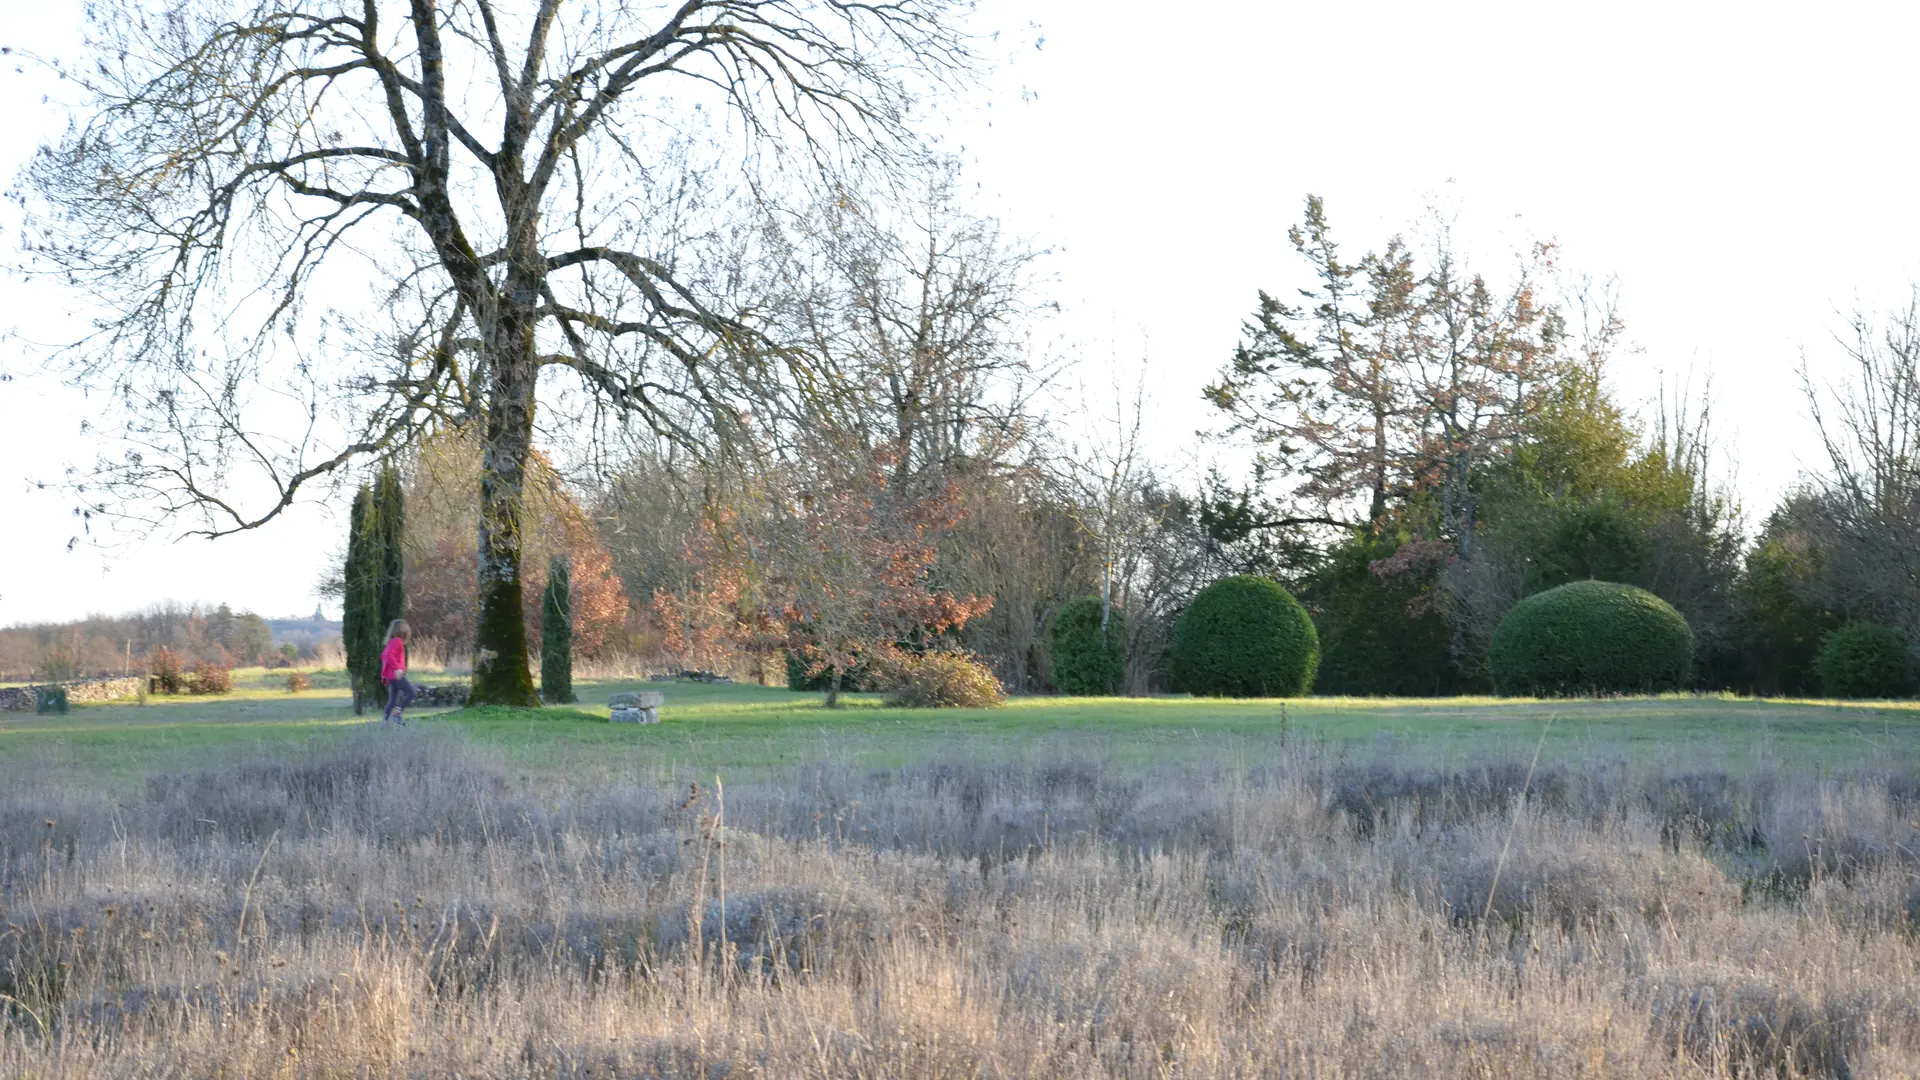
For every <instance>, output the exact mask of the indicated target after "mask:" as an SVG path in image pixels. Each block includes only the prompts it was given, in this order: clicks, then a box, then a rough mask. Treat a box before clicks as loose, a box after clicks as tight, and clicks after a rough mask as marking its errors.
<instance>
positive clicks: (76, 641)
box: [0, 601, 340, 682]
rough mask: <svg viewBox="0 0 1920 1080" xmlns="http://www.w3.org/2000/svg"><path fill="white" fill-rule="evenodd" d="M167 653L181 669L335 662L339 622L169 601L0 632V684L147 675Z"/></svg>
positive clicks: (337, 656) (337, 653)
mask: <svg viewBox="0 0 1920 1080" xmlns="http://www.w3.org/2000/svg"><path fill="white" fill-rule="evenodd" d="M162 647H164V648H167V649H171V650H172V651H173V652H174V653H175V654H176V655H177V656H179V657H180V658H181V659H182V660H183V661H184V662H186V663H188V664H192V663H195V662H197V661H200V660H212V661H217V662H221V663H226V664H232V665H234V666H240V667H245V666H252V665H260V664H265V665H270V666H275V665H285V664H293V663H311V662H334V663H337V662H338V659H339V655H340V624H339V623H337V622H330V621H328V620H327V619H325V618H324V617H322V616H321V615H320V613H319V612H315V613H314V614H313V615H312V616H311V617H309V618H305V619H299V618H288V619H266V618H263V617H261V616H260V615H257V614H255V613H254V612H251V611H241V612H236V611H234V610H233V608H232V607H230V606H229V605H227V604H220V605H218V606H214V607H208V606H205V605H201V604H184V605H183V604H179V603H175V602H172V601H168V602H165V603H159V604H154V605H153V606H151V607H148V608H146V609H144V610H141V611H138V612H134V613H132V614H129V615H118V616H108V615H89V616H87V617H86V618H84V619H79V620H76V621H74V622H66V623H35V624H31V625H24V626H12V627H7V628H5V629H0V681H8V682H20V681H25V680H29V679H32V680H36V681H44V682H57V681H63V680H68V679H77V678H82V677H86V676H90V675H106V674H119V673H121V672H122V671H128V672H140V671H144V670H146V665H147V657H148V656H149V655H151V654H152V652H153V650H155V649H158V648H162Z"/></svg>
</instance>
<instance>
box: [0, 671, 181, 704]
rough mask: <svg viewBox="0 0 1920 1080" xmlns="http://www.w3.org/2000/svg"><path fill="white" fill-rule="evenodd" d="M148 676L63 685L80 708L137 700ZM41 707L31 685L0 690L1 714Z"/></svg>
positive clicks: (68, 698) (72, 700)
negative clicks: (103, 703)
mask: <svg viewBox="0 0 1920 1080" xmlns="http://www.w3.org/2000/svg"><path fill="white" fill-rule="evenodd" d="M145 681H146V677H145V676H141V675H135V676H133V677H132V678H128V679H82V680H81V681H79V682H70V683H62V684H61V685H62V686H65V687H66V688H67V701H69V702H70V703H72V704H75V705H78V704H82V703H86V702H101V701H121V700H123V699H126V698H130V697H137V696H138V695H139V693H140V684H141V683H143V682H145ZM39 705H40V692H39V689H38V688H36V687H32V686H9V687H5V688H0V712H32V711H33V710H34V709H36V708H38V707H39Z"/></svg>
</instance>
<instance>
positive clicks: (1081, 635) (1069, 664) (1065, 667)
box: [1047, 596, 1127, 697]
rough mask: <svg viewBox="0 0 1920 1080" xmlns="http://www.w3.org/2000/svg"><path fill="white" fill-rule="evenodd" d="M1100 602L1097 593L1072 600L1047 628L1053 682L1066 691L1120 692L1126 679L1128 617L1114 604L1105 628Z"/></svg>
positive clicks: (1083, 693)
mask: <svg viewBox="0 0 1920 1080" xmlns="http://www.w3.org/2000/svg"><path fill="white" fill-rule="evenodd" d="M1100 606H1101V605H1100V598H1099V597H1097V596H1083V597H1081V598H1080V599H1078V600H1070V601H1068V602H1067V604H1066V606H1065V607H1062V608H1061V609H1060V611H1059V612H1058V613H1057V614H1055V615H1054V617H1053V625H1052V626H1049V627H1048V628H1047V655H1048V658H1049V659H1050V660H1051V661H1052V667H1053V685H1054V686H1055V687H1056V688H1058V689H1059V691H1060V692H1061V693H1063V694H1073V695H1076V696H1084V697H1091V696H1097V695H1102V694H1117V693H1119V692H1120V687H1121V684H1122V683H1123V682H1124V681H1125V680H1126V677H1127V621H1126V619H1125V618H1124V617H1123V616H1122V615H1121V614H1120V609H1119V608H1113V609H1111V610H1109V611H1108V613H1107V614H1108V618H1107V628H1106V629H1105V630H1104V631H1102V630H1101V629H1100Z"/></svg>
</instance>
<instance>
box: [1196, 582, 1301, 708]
mask: <svg viewBox="0 0 1920 1080" xmlns="http://www.w3.org/2000/svg"><path fill="white" fill-rule="evenodd" d="M1168 661H1169V667H1170V668H1171V669H1172V670H1171V674H1172V676H1173V681H1174V684H1175V685H1176V686H1178V687H1179V688H1180V689H1182V690H1184V691H1186V692H1187V693H1189V694H1195V695H1198V696H1200V697H1297V696H1299V695H1301V694H1304V693H1306V692H1307V691H1308V690H1311V689H1312V688H1313V673H1314V671H1315V669H1316V668H1318V667H1319V666H1320V636H1319V635H1318V634H1317V633H1315V632H1314V629H1313V620H1312V619H1311V618H1309V617H1308V616H1307V609H1306V608H1303V607H1301V606H1300V601H1298V600H1295V599H1294V598H1293V597H1292V595H1290V594H1289V593H1288V592H1287V590H1285V589H1283V588H1281V587H1280V583H1279V582H1277V581H1274V580H1272V579H1271V578H1263V577H1255V576H1253V575H1251V574H1241V575H1239V576H1238V577H1230V578H1221V579H1220V580H1219V581H1216V582H1214V583H1213V584H1211V585H1209V586H1207V587H1206V588H1204V589H1201V590H1200V593H1199V595H1197V596H1195V597H1194V598H1193V602H1192V603H1191V604H1188V605H1187V610H1185V611H1183V612H1181V613H1180V618H1179V620H1178V621H1177V622H1175V623H1174V624H1173V647H1172V649H1171V650H1170V651H1169V656H1168Z"/></svg>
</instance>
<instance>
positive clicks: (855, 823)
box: [0, 730, 1920, 1078]
mask: <svg viewBox="0 0 1920 1080" xmlns="http://www.w3.org/2000/svg"><path fill="white" fill-rule="evenodd" d="M827 757H828V759H827V760H824V761H821V762H818V763H815V764H812V765H809V766H806V767H804V768H801V767H796V768H793V769H790V770H785V771H781V772H776V773H773V774H769V775H763V776H757V777H752V778H734V779H731V780H728V781H727V783H726V785H725V788H724V803H723V802H722V798H721V792H720V791H719V790H717V789H716V787H715V785H714V784H713V783H712V782H711V778H710V777H705V776H691V775H675V774H674V773H673V772H672V770H669V769H667V768H664V767H661V766H658V765H649V766H646V767H644V768H638V769H636V770H634V771H633V772H632V773H630V774H626V775H618V774H616V775H615V776H614V777H613V778H612V779H611V780H607V779H604V778H595V779H592V780H588V779H585V778H578V779H571V780H559V779H552V778H541V777H538V776H526V775H522V772H521V770H516V769H509V768H507V767H506V766H505V765H503V764H502V763H501V762H500V761H499V760H497V759H496V758H494V757H493V756H491V755H490V754H488V753H486V752H484V751H482V750H480V749H478V748H476V747H474V746H471V745H469V744H467V743H465V742H463V741H462V740H461V739H459V738H458V737H456V736H454V735H452V734H450V733H448V732H444V731H440V732H435V731H419V730H405V731H381V732H368V733H363V734H360V735H356V736H353V737H349V738H343V739H338V740H334V741H330V742H323V743H316V744H314V746H313V747H312V748H311V749H309V750H306V751H303V752H299V753H295V754H291V755H286V756H282V757H278V758H269V757H259V756H244V755H243V756H237V757H232V758H230V759H227V760H222V761H217V762H211V763H209V764H208V766H207V767H206V768H205V769H203V770H201V771H195V772H189V773H184V774H169V775H155V776H152V777H150V778H148V780H147V781H146V783H145V784H144V786H143V787H142V789H141V790H140V791H139V793H138V794H137V795H135V796H132V797H125V798H118V799H115V798H107V797H103V796H101V795H99V794H97V793H96V792H95V791H94V790H93V789H92V788H91V786H90V785H89V784H88V783H87V782H86V780H85V778H82V777H75V776H70V775H66V774H64V773H62V772H61V770H60V769H58V768H48V767H46V766H45V765H44V764H43V763H12V764H8V765H0V1075H8V1076H13V1075H20V1076H36V1077H38V1076H46V1077H67V1076H72V1077H78V1076H126V1077H146V1076H154V1077H158V1076H211V1075H229V1076H298V1077H331V1076H341V1077H346V1076H355V1077H359V1076H408V1077H414V1076H418V1077H436V1076H448V1077H452V1076H464V1077H494V1076H498V1077H579V1078H585V1077H589V1076H591V1077H603V1078H604V1077H628V1076H631V1077H721V1076H727V1077H746V1076H782V1077H788V1076H791V1077H808V1076H818V1077H841V1076H872V1077H981V1076H991V1077H1079V1076H1089V1077H1091V1076H1123V1077H1167V1076H1181V1077H1202V1076H1220V1077H1253V1076H1367V1077H1392V1076H1407V1077H1413V1076H1501V1077H1516V1076H1517V1077H1527V1076H1539V1077H1548V1076H1552V1077H1563V1076H1594V1077H1601V1076H1605V1077H1634V1076H1648V1077H1651V1076H1661V1077H1674V1076H1679V1077H1688V1076H1698V1077H1709V1076H1718V1077H1725V1076H1733V1077H1740V1076H1769V1077H1772V1076H1789V1077H1792V1076H1798V1077H1857V1076H1908V1075H1914V1074H1915V1072H1916V1066H1915V1064H1914V1062H1915V1061H1916V1060H1920V1006H1917V1005H1916V1004H1915V1002H1916V1001H1917V1000H1920V994H1917V993H1916V991H1920V977H1917V976H1920V969H1917V968H1916V962H1915V961H1916V954H1915V947H1914V936H1913V933H1912V917H1913V912H1914V910H1915V908H1916V904H1915V902H1914V899H1913V897H1914V896H1915V891H1914V889H1913V887H1912V884H1911V883H1912V880H1913V879H1912V874H1913V872H1914V866H1913V859H1912V854H1911V853H1912V851H1913V844H1912V842H1911V841H1912V836H1911V833H1910V831H1909V830H1910V829H1911V828H1913V826H1912V818H1913V806H1914V799H1913V797H1912V792H1913V791H1914V790H1915V786H1914V784H1913V782H1912V778H1911V777H1905V776H1898V775H1895V776H1853V777H1842V778H1819V777H1812V776H1805V777H1799V776H1790V775H1781V776H1763V777H1732V776H1722V775H1719V774H1686V775H1665V774H1661V773H1658V772H1636V771H1634V770H1631V769H1626V768H1623V767H1615V766H1614V765H1606V764H1596V766H1595V767H1593V768H1583V769H1560V770H1556V769H1545V770H1536V771H1534V773H1533V776H1532V778H1531V780H1529V778H1528V770H1527V769H1526V768H1525V767H1524V763H1521V764H1520V765H1517V766H1516V765H1514V764H1512V763H1502V764H1496V765H1487V766H1482V767H1476V768H1472V769H1464V768H1463V769H1457V770H1445V769H1439V768H1435V767H1433V766H1430V765H1426V764H1422V763H1420V762H1418V761H1410V762H1397V761H1393V760H1381V761H1378V762H1373V763H1365V764H1353V763H1348V762H1341V761H1339V760H1336V759H1334V758H1332V757H1330V756H1329V754H1328V753H1324V752H1322V751H1318V750H1310V749H1302V750H1299V751H1297V752H1292V753H1290V754H1289V756H1287V757H1285V758H1283V759H1281V760H1273V761H1264V762H1260V763H1258V764H1257V765H1254V766H1251V767H1246V766H1243V767H1237V768H1226V767H1224V766H1223V767H1221V768H1218V769H1212V770H1207V769H1201V768H1197V767H1186V768H1182V769H1138V768H1122V767H1118V766H1114V765H1111V764H1108V763H1105V762H1102V761H1100V760H1098V759H1092V758H1090V759H1086V760H1050V761H1040V762H1029V763H1024V764H1017V765H1016V764H1004V763H994V762H991V761H978V760H969V759H965V758H962V757H956V758H955V759H953V760H948V761H936V762H926V763H920V764H914V765H909V766H905V767H901V768H894V769H881V770H866V769H854V768H848V767H842V766H839V765H836V764H835V763H834V762H833V761H832V760H831V754H830V753H829V754H828V755H827Z"/></svg>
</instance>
